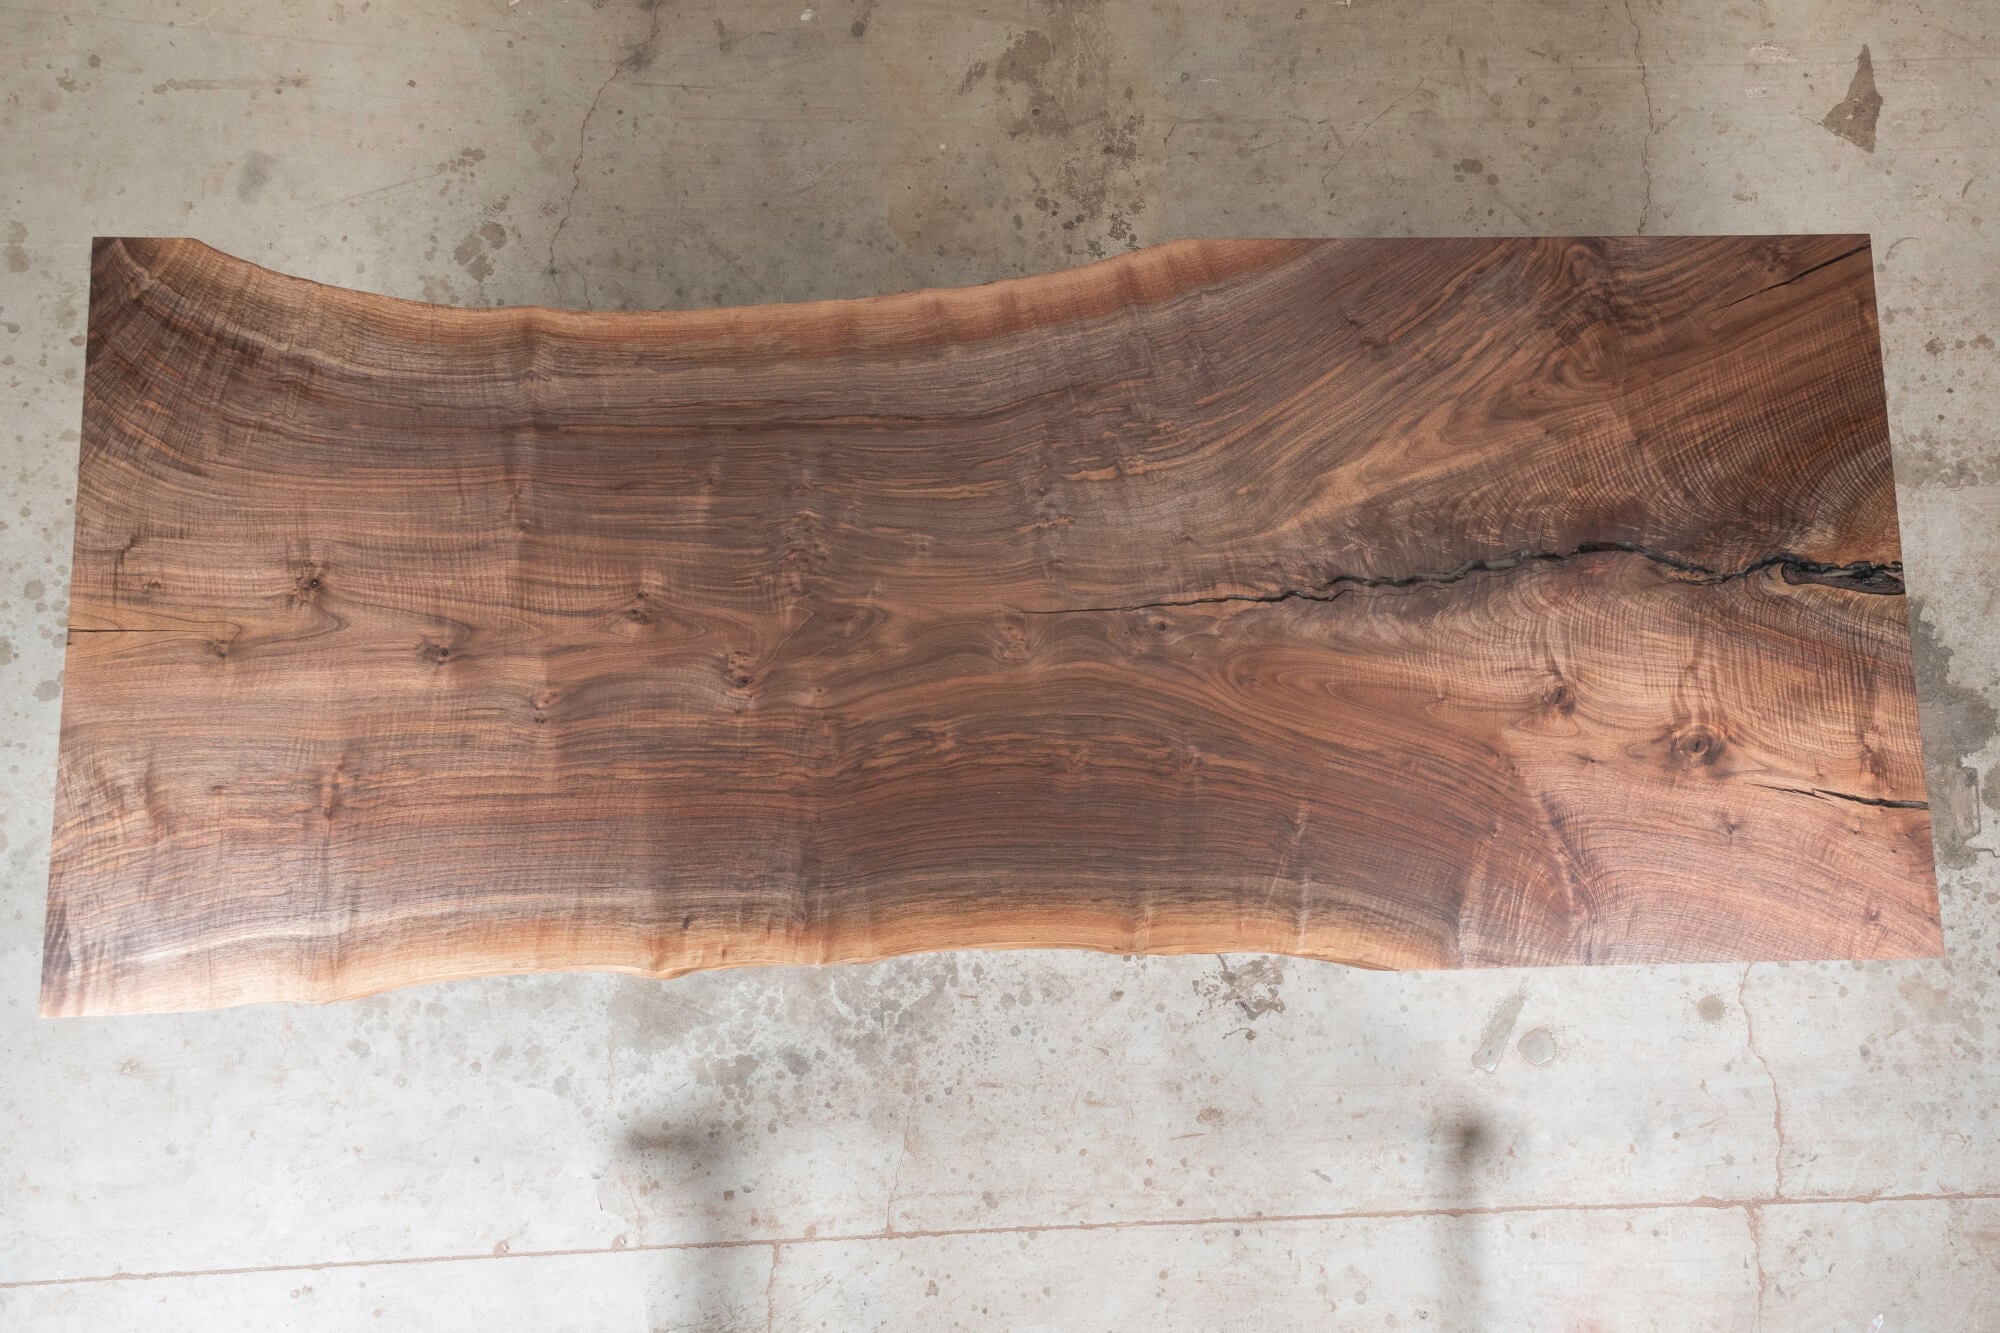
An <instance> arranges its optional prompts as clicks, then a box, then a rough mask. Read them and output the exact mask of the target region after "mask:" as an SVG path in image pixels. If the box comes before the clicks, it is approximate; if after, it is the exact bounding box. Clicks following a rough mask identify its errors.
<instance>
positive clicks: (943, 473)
mask: <svg viewBox="0 0 2000 1333" xmlns="http://www.w3.org/2000/svg"><path fill="white" fill-rule="evenodd" d="M1901 591H1902V565H1901V552H1900V547H1899V544H1898V534H1897V526H1896V510H1895V494H1894V490H1893V486H1892V478H1891V472H1890V459H1889V441H1888V430H1887V424H1886V414H1885V410H1884V403H1883V389H1882V375H1881V365H1880V352H1879V349H1878V342H1877V334H1876V324H1875V309H1874V293H1873V281H1872V273H1871V264H1870V258H1869V248H1868V242H1867V239H1866V238H1865V237H1860V236H1785V237H1720V238H1657V239H1656V238H1632V239H1511V240H1383V241H1372V240H1342V241H1262V240H1259V241H1203V242H1183V243H1178V244H1173V245H1166V246H1161V247H1159V248H1156V249H1150V250H1143V251H1139V252H1137V253H1134V254H1130V255H1126V256H1123V257H1120V258H1117V259H1113V260H1109V261H1106V262H1103V263H1099V264H1093V265H1091V266H1089V267H1087V268H1083V269H1078V270H1075V271H1072V272H1064V273H1055V274H1049V275H1046V276H1041V277H1034V278H1027V279H1023V280H1018V281H1008V282H1000V283H995V284H993V285H990V286H985V287H977V288H969V289H965V290H957V291H929V292H915V293H909V294H905V295H897V296H884V297H877V298H872V299H867V300H858V301H834V302H821V303H816V304H808V305H790V306H771V307H762V308H753V309H739V310H710V311H696V312H683V313H648V314H586V313H569V312H561V311H553V310H541V309H509V310H455V309H446V308H442V307H438V306H430V305H422V304H417V303H413V302H407V301H399V300H391V299H387V298H384V297H379V296H370V295H365V294H361V293H356V292H348V291H341V290H337V289H333V288H328V287H322V286H318V285H315V284H312V283H309V282H305V281H301V280H298V279H294V278H289V277H284V276H281V275H279V274H275V273H271V272H268V271H266V270H263V269H260V268H258V267H256V266H254V265H251V264H247V263H244V262H241V261H238V260H235V259H231V258H229V257H227V256H225V255H222V254H219V253H217V252H216V251H213V250H210V249H208V248H206V247H205V246H202V245H200V244H198V243H196V242H193V241H188V240H138V239H125V240H106V241H100V242H98V244H97V246H96V249H95V260H94V271H93V275H92V288H91V309H90V332H89V344H88V372H87V377H86V384H85V405H84V423H83V441H82V460H81V466H80V474H79V488H78V498H77V535H76V558H75V563H74V573H73V582H72V603H71V609H70V629H71V633H70V639H69V650H68V664H67V675H66V686H65V690H64V699H63V730H62V745H61V758H60V776H59V780H58V785H59V790H58V793H57V815H56V826H55V834H54V851H53V861H52V865H51V870H50V884H49V910H48V926H47V936H46V949H45V957H44V965H43V981H42V997H41V1004H42V1010H43V1012H45V1013H49V1014H91V1013H116V1012H135V1011H149V1010H175V1009H188V1008H198V1007H205V1006H214V1005H227V1004H239V1003H245V1002H251V1001H263V1000H332V999H338V998H342V997H347V996H355V995H361V994H365V993H368V992H372V991H377V990H380V989H382V988H384V987H389V986H396V985H401V984H405V983H410V982H419V981H428V980H435V979H441V978H448V977H463V976H472V975H476V974H484V973H494V972H517V971H540V970H553V969H584V968H590V969H614V970H620V971H628V972H638V973H645V974H649V975H655V976H671V975H674V974H676V973H681V972H686V971H689V970H692V969H697V968H711V967H723V966H737V965H743V964H758V963H798V962H834V961H842V960H853V959H867V958H880V957H884V956H887V955H891V954H900V953H907V952H911V951H916V950H929V949H953V948H968V947H981V948H1014V947H1029V946H1078V947H1084V948H1092V949H1106V950H1117V951H1129V952H1152V953H1174V952H1183V951H1195V950H1200V951H1233V950H1254V951H1271V952H1282V953H1289V954H1298V955H1304V956H1309V957H1315V958H1325V959H1336V960H1340V961H1343V962H1348V963H1353V964H1358V965H1363V966H1369V967H1395V968H1441V967H1472V966H1492V965H1515V964H1556V963H1623V962H1632V963H1638V962H1692V961H1704V960H1751V959H1803V958H1893V957H1906V956H1916V955H1927V954H1936V953H1938V952H1939V951H1940V949H1941V937H1940V932H1939V925H1938V913H1937V893H1936V885H1935V881H1934V877H1933V871H1932V864H1931V843H1930V822H1929V812H1928V810H1927V808H1926V807H1925V792H1924V782H1923V774H1922V765H1921V760H1920V754H1919V748H1918V738H1917V735H1918V733H1917V711H1916V702H1915V692H1914V687H1913V683H1912V677H1911V669H1910V637H1909V630H1908V625H1907V622H1906V620H1905V606H1904V599H1903V598H1902V597H1900V596H1898V595H1897V594H1899V593H1901Z"/></svg>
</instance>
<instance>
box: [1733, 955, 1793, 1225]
mask: <svg viewBox="0 0 2000 1333" xmlns="http://www.w3.org/2000/svg"><path fill="white" fill-rule="evenodd" d="M1751 966H1752V965H1751V964H1745V965H1744V968H1743V979H1742V980H1741V981H1739V982H1738V983H1737V984H1736V1007H1737V1008H1738V1009H1739V1010H1741V1011H1742V1013H1743V1040H1744V1043H1745V1045H1747V1046H1748V1047H1749V1048H1750V1054H1752V1055H1754V1056H1755V1057H1757V1063H1758V1064H1760V1065H1762V1066H1763V1067H1764V1077H1765V1078H1767V1079H1769V1080H1770V1081H1771V1129H1772V1132H1773V1133H1775V1134H1776V1135H1777V1139H1778V1141H1777V1146H1776V1147H1774V1148H1773V1149H1772V1150H1771V1174H1772V1177H1773V1181H1772V1186H1771V1196H1772V1198H1774V1199H1783V1198H1784V1197H1785V1099H1784V1096H1783V1094H1781V1093H1780V1092H1779V1091H1778V1075H1777V1074H1776V1072H1774V1071H1773V1070H1772V1068H1771V1062H1770V1061H1769V1060H1767V1059H1765V1058H1764V1052H1763V1051H1761V1050H1759V1049H1758V1047H1757V1024H1756V1022H1755V1020H1754V1019H1752V1018H1751V1016H1750V1005H1749V1003H1748V1001H1747V999H1746V998H1745V992H1746V991H1747V990H1748V989H1749V987H1750V968H1751Z"/></svg>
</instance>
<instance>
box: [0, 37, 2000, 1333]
mask: <svg viewBox="0 0 2000 1333" xmlns="http://www.w3.org/2000/svg"><path fill="white" fill-rule="evenodd" d="M1864 47H1866V48H1867V50H1868V51H1869V53H1870V59H1869V61H1868V68H1867V69H1866V70H1865V71H1862V70H1861V69H1860V66H1859V62H1858V59H1857V57H1858V56H1859V54H1860V52H1861V51H1862V49H1863V48H1864ZM1996 74H2000V6H1995V5H1993V4H1991V3H1990V0H1930V2H1929V3H1927V4H1925V5H1922V6H1921V7H1920V6H1918V5H1916V4H1894V3H1888V0H1824V2H1823V3H1806V2H1805V0H1756V2H1755V3H1750V2H1749V0H1744V2H1742V3H1713V4H1699V3H1693V2H1692V0H1685V2H1681V3H1672V4H1667V3H1661V2H1660V0H1621V2H1620V3H1612V4H1602V5H1600V4H1588V3H1583V2H1582V0H1573V2H1572V3H1553V2H1552V0H1483V2H1482V0H1446V2H1445V3H1438V4H1416V3H1408V2H1405V3H1392V2H1391V0H1351V2H1348V3H1326V2H1325V0H1304V2H1302V0H1283V3H1272V2H1271V0H1239V2H1238V3H1235V4H1232V5H1228V6H1221V5H1216V6H1209V5H1200V4H1190V3H1159V4H1153V5H1146V4H1139V3H1131V2H1129V0H1103V3H1091V2H1089V0H1069V2H1058V0H1016V2H1014V3H1007V4H987V5H979V4H962V5H956V6H952V5H939V4H917V3H905V2H904V0H880V2H879V3H871V2H870V0H861V2H860V3H855V2H854V0H791V2H790V3H788V4H784V5H773V4H768V3H761V2H750V3H738V4H719V3H713V2H712V0H685V2H682V0H661V2H660V3H658V4H656V5H638V6H635V5H634V4H632V3H630V2H629V0H589V2H588V3H586V2H584V0H518V3H508V0H410V3H391V2H390V0H375V2H373V3H370V2H369V0H344V2H343V3H336V4H325V5H314V4H309V3H304V2H303V0H264V2H262V3H258V2H255V0H186V3H179V4H175V3H164V2H161V3H155V2H152V0H104V3H97V4H90V5H84V4H62V3H58V0H42V2H41V3H39V4H32V3H31V4H15V3H5V4H0V406H3V407H4V411H0V865H4V888H0V894H4V897H0V1328H6V1329H9V1330H13V1329H34V1330H40V1329H71V1328H74V1329H88V1330H105V1329H121V1328H136V1327H141V1326H144V1327H146V1328H149V1329H158V1330H181V1329H190V1330H192V1329H201V1330H213V1329H229V1328H244V1329H273V1328H314V1329H318V1328H327V1329H349V1328H359V1327H364V1326H381V1327H394V1328H423V1329H432V1330H446V1331H447V1333H449V1331H451V1330H460V1329H464V1330H482V1331H486V1330H494V1329H534V1330H552V1329H579V1330H597V1329H617V1330H637V1329H655V1330H665V1329H768V1330H780V1329H840V1330H844V1329H899V1330H900V1329H954V1328H964V1329H1020V1330H1028V1329H1063V1330H1096V1329H1116V1330H1128V1329H1149V1330H1151V1329H1160V1330H1208V1329H1259V1328H1303V1327H1315V1328H1318V1327H1330V1328H1341V1329H1349V1328H1352V1329H1521V1328H1533V1329H1565V1330H1582V1329H1620V1330H1623V1329H1689V1330H1693V1329H1756V1328H1763V1329H1772V1330H1778V1329H1813V1330H1854V1331H1855V1333H1861V1331H1862V1330H1869V1329H1873V1328H1876V1327H1878V1325H1877V1324H1876V1323H1875V1322H1874V1321H1875V1320H1876V1319H1877V1318H1878V1316H1879V1317H1880V1320H1881V1322H1880V1324H1879V1328H1880V1329H1881V1330H1883V1331H1884V1333H1902V1331H1903V1330H1917V1329H1924V1330H1958V1329H1980V1328H1994V1327H2000V1144H1996V1140H1995V1133H1996V1130H2000V1122H1996V1118H1995V1106H1996V1102H2000V1063H1996V1061H1995V1058H1994V1054H1995V1040H1996V1034H2000V987H1996V986H1995V985H1994V975H1995V963H1996V959H2000V931H1996V927H2000V768H1997V767H1996V765H2000V713H1996V706H2000V622H1997V621H1996V619H1995V615H1994V612H1995V592H1994V589H1995V586H1996V585H1995V580H1994V577H1993V575H1994V569H1995V562H1996V558H2000V440H1996V438H1995V436H1994V433H1993V430H1992V428H1991V426H1990V424H1989V423H1990V422H1991V421H1992V420H1993V418H1994V416H1995V414H1996V411H1997V410H2000V350H1996V348H1995V345H1994V344H1995V338H1996V337H2000V285H1996V273H2000V270H1996V266H1995V259H1996V237H2000V228H1996V224H1995V222H1994V221H1993V220H1991V219H1989V217H1988V216H1987V212H1986V210H1987V209H1989V208H1992V207H1996V206H2000V174H1996V170H1995V168H1996V166H2000V147H1997V146H1996V145H2000V97H1996V93H1995V86H1994V81H1995V77H1996ZM1876 99H1879V101H1878V100H1876ZM1829 126H1830V127H1829ZM1791 230H1798V231H1848V230H1853V231H1867V232H1872V233H1873V234H1874V236H1875V237H1876V240H1877V246H1876V259H1877V265H1878V272H1877V284H1878V291H1879V294H1880V300H1881V307H1882V317H1883V324H1884V327H1883V336H1884V341H1885V350H1886V356H1887V364H1888V379H1889V400H1890V411H1891V416H1892V425H1893V429H1894V435H1895V443H1896V462H1897V468H1898V475H1899V479H1900V482H1901V486H1902V489H1901V492H1900V494H1901V499H1902V504H1903V520H1904V530H1905V534H1906V543H1907V550H1908V563H1909V568H1910V586H1911V588H1912V592H1913V596H1912V598H1911V603H1910V605H1911V612H1912V615H1913V617H1914V619H1915V625H1916V630H1917V642H1918V645H1919V658H1918V670H1919V673H1920V678H1921V688H1922V692H1923V701H1924V712H1925V738H1926V744H1927V749H1928V753H1929V769H1930V774H1931V782H1932V794H1933V798H1934V804H1935V807H1936V811H1937V837H1938V850H1939V859H1940V862H1941V865H1942V867H1943V870H1942V880H1943V885H1942V887H1943V894H1944V906H1945V919H1946V929H1947V932H1948V938H1949V956H1948V957H1947V958H1946V959H1944V960H1942V961H1938V962H1929V963H1913V964H1898V965H1871V966H1852V965H1811V966H1756V967H1751V968H1748V969H1745V968H1740V967H1712V968H1661V969H1643V968H1642V969H1616V968H1607V969H1600V970H1594V971H1561V972H1502V973H1489V974H1480V975H1442V976H1396V975H1375V974H1362V973H1356V972H1349V971H1344V970H1342V969H1340V968H1338V967H1333V966H1323V965H1315V964H1310V963H1303V962H1296V961H1284V960H1264V959H1255V958H1249V957H1231V958H1228V959H1216V958H1183V959H1173V960H1163V959H1151V960H1129V959H1117V958H1106V957H1095V956H1087V955H1076V954H1032V953H1030V954H1017V955H955V956H954V955H946V956H936V957H926V958H917V959H910V960H904V961H898V962H893V963H887V964H883V965H880V966H874V967H863V968H850V969H838V970H830V971H810V970H797V971H767V972H761V973H742V974H727V975H718V976H708V977H695V978H691V979H687V980H683V981H679V982H674V983H669V984H656V983H646V982H641V981H633V980H629V979H620V978H610V977H603V976H589V977H539V978H526V979H513V980H493V981H483V982H477V983H466V984H453V985H445V986H436V987H430V988H422V989H415V990H409V991H403V992H399V993H395V994H390V995H385V996H382V997H379V998H377V999H373V1000H369V1001H365V1002H361V1003H356V1004H350V1005H342V1006H335V1007H331V1008H326V1009H309V1008H296V1007H272V1008H262V1009H248V1010H238V1011H232V1012H225V1013H214V1014H198V1015H188V1016H184V1017H172V1018H158V1019H143V1020H141V1019H134V1020H119V1021H73V1022H63V1023H53V1022H41V1021H37V1020H36V1019H35V1018H34V1017H33V1007H34V994H35V984H36V976H37V970H38V966H39V952H40V942H41V925H42V894H43V884H44V875H45V872H46V864H47V846H48V824H49V812H50V802H49V795H50V789H51V785H52V781H53V775H54V762H55V753H56V731H57V718H58V707H59V699H60V693H61V679H62V665H63V657H62V653H63V624H64V601H65V592H66V574H67V571H68V568H69V554H70V552H69V542H70V528H71V525H70V512H71V505H72V502H73V487H74V478H75V472H74V469H75V460H76V447H77V424H78V402H79V381H80V377H81V373H82V359H83V352H82V341H83V318H84V314H83V312H84V304H85V295H86V261H87V244H88V240H89V238H90V237H91V235H93V234H94V233H107V234H133V233H163V234H189V235H194V236H199V237H201V238H203V239H205V240H207V241H209V242H211V243H212V244H215V245H217V246H220V247H222V248H224V249H227V250H230V251H232V252H234V253H236V254H239V255H242V256H245V257H248V258H252V259H256V260H259V261H261V262H263V263H266V264H269V265H272V266H274V267H277V268H280V269H283V270H285V271H287V272H292V273H299V274H304V275H307V276H311V277H314V278H319V279H322V280H325V281H328V282H334V283H341V284H345V285H349V286H355V287H361V288H366V289H370V290H374V291H381V292H389V293H394V294H398V295H404V296H420V297H428V298H431V299H434V300H440V301H449V302H456V303H465V304H500V303H545V304H546V303H558V304H566V305H585V304H587V305H593V306H598V307H607V308H609V307H629V306H695V305H706V304H713V303H725V302H727V303H734V302H753V301H772V300H782V299H794V298H802V297H820V296H834V295H849V294H861V293H870V292H879V291H888V290H894V289H898V288H906V287H910V286H913V285H921V284H939V283H962V282H973V281H979V280H983V279H988V278H993V277H996V276H1001V275H1007V274H1017V273H1026V272H1031V271H1036V270H1042V269H1048V268H1053V267H1059V266H1063V265H1067V264H1070V263H1073V262H1080V261H1084V260H1087V259H1089V258H1091V257H1093V256H1096V255H1103V254H1109V253H1112V252H1115V251H1117V250H1120V249H1122V248H1125V247H1127V246H1131V245H1136V244H1143V243H1147V242H1152V241H1158V240H1165V239H1169V238H1172V237H1177V236H1189V235H1266V234H1296V235H1376V234H1390V235H1395V234H1406V233H1501V232H1549V233H1563V232H1572V233H1615V232H1631V231H1646V232H1760V231H1791ZM1515 996H1519V997H1520V998H1521V1008H1520V1012H1519V1017H1518V1021H1517V1022H1516V1023H1515V1025H1514V1027H1513V1028H1512V1030H1511V1031H1510V1032H1509V1033H1508V1035H1507V1038H1506V1040H1505V1041H1504V1042H1503V1043H1501V1044H1500V1045H1499V1046H1498V1048H1497V1049H1498V1059H1497V1061H1489V1060H1485V1059H1480V1058H1479V1055H1480V1050H1479V1048H1480V1045H1481V1042H1482V1037H1483V1034H1484V1031H1485V1029H1486V1027H1487V1025H1488V1022H1489V1018H1490V1017H1491V1016H1492V1015H1493V1014H1494V1013H1495V1012H1496V1011H1499V1010H1501V1009H1503V1008H1504V1007H1506V1006H1508V1005H1509V1004H1510V1003H1511V1000H1512V998H1513V997H1515ZM1530 1034H1533V1035H1532V1038H1530ZM1487 1063H1492V1068H1491V1069H1490V1071H1489V1070H1488V1069H1485V1068H1482V1067H1481V1066H1482V1065H1484V1064H1487Z"/></svg>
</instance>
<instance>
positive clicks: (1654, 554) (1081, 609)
mask: <svg viewBox="0 0 2000 1333" xmlns="http://www.w3.org/2000/svg"><path fill="white" fill-rule="evenodd" d="M1610 553H1622V554H1627V555H1636V556H1641V557H1643V558H1645V559H1647V560H1650V561H1652V562H1653V563H1654V564H1656V565H1665V566H1666V567H1667V568H1669V569H1672V570H1674V571H1676V572H1677V573H1681V574H1686V575H1689V576H1690V577H1689V578H1688V579H1686V580H1685V581H1686V582H1689V583H1700V584H1704V585H1713V584H1722V583H1733V582H1735V581H1737V580H1738V579H1747V578H1749V577H1750V576H1751V575H1753V574H1758V573H1762V572H1763V571H1764V570H1767V569H1780V570H1782V571H1783V573H1784V579H1785V582H1787V583H1817V584H1822V585H1824V586H1826V587H1830V588H1845V589H1847V590H1849V591H1851V592H1863V593H1875V594H1878V595H1883V596H1891V597H1897V596H1901V595H1902V592H1903V562H1902V561H1900V560H1891V561H1886V562H1876V561H1870V560H1857V561H1853V562H1851V563H1848V564H1844V565H1836V564H1829V563H1827V562H1825V561H1821V560H1808V559H1806V558H1805V557H1804V556H1800V555H1793V554H1790V553H1789V552H1787V553H1784V554H1780V555H1767V556H1765V557H1764V558H1762V559H1761V560H1754V561H1752V562H1751V563H1749V564H1747V565H1745V566H1743V567H1742V568H1741V569H1733V570H1721V569H1712V568H1710V567H1709V566H1707V565H1702V564H1697V563H1695V562H1694V561H1692V560H1686V559H1683V558H1681V557H1680V556H1677V555H1674V554H1673V553H1672V552H1670V551H1656V550H1653V549H1652V548H1651V547H1646V546H1641V545H1639V544H1638V543H1637V542H1585V543H1583V544H1582V545H1581V546H1575V547H1572V548H1571V549H1569V550H1567V551H1516V552H1515V553H1514V554H1512V555H1508V556H1499V557H1496V558H1494V559H1490V560H1468V561H1466V562H1465V563H1464V564H1462V565H1459V566H1458V567H1457V568H1456V569H1450V570H1443V571H1436V570H1433V571H1427V572H1424V573H1418V574H1395V575H1369V574H1335V575H1333V576H1331V577H1330V578H1327V579H1324V580H1322V581H1321V582H1319V583H1317V584H1315V585H1313V586H1312V587H1309V588H1283V589H1280V590H1279V591H1277V592H1268V593H1222V594H1218V595H1216V596H1211V597H1186V598H1179V599H1169V600H1162V601H1155V602H1130V603H1125V604H1122V605H1116V606H1058V607H1044V608H1039V609H1036V608H1030V609H1027V610H1024V611H1023V612H1022V614H1024V615H1031V616H1066V615H1078V614H1085V613H1089V612H1111V611H1165V610H1171V609H1174V608H1178V607H1184V606H1215V605H1219V604H1222V603H1226V602H1241V603H1248V604H1270V603H1274V602H1333V601H1338V600H1339V599H1340V598H1342V597H1344V596H1346V595H1347V594H1348V593H1349V592H1351V591H1353V590H1355V589H1357V588H1415V587H1422V586H1427V585H1432V586H1434V585H1440V584H1449V583H1457V582H1458V581H1459V580H1461V579H1465V578H1469V577H1471V576H1472V575H1474V574H1501V573H1505V572H1507V571H1509V570H1514V569H1523V568H1526V567H1528V566H1530V565H1536V564H1562V563H1564V562H1565V561H1570V560H1576V559H1579V558H1581V557H1583V556H1589V555H1605V554H1610Z"/></svg>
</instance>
